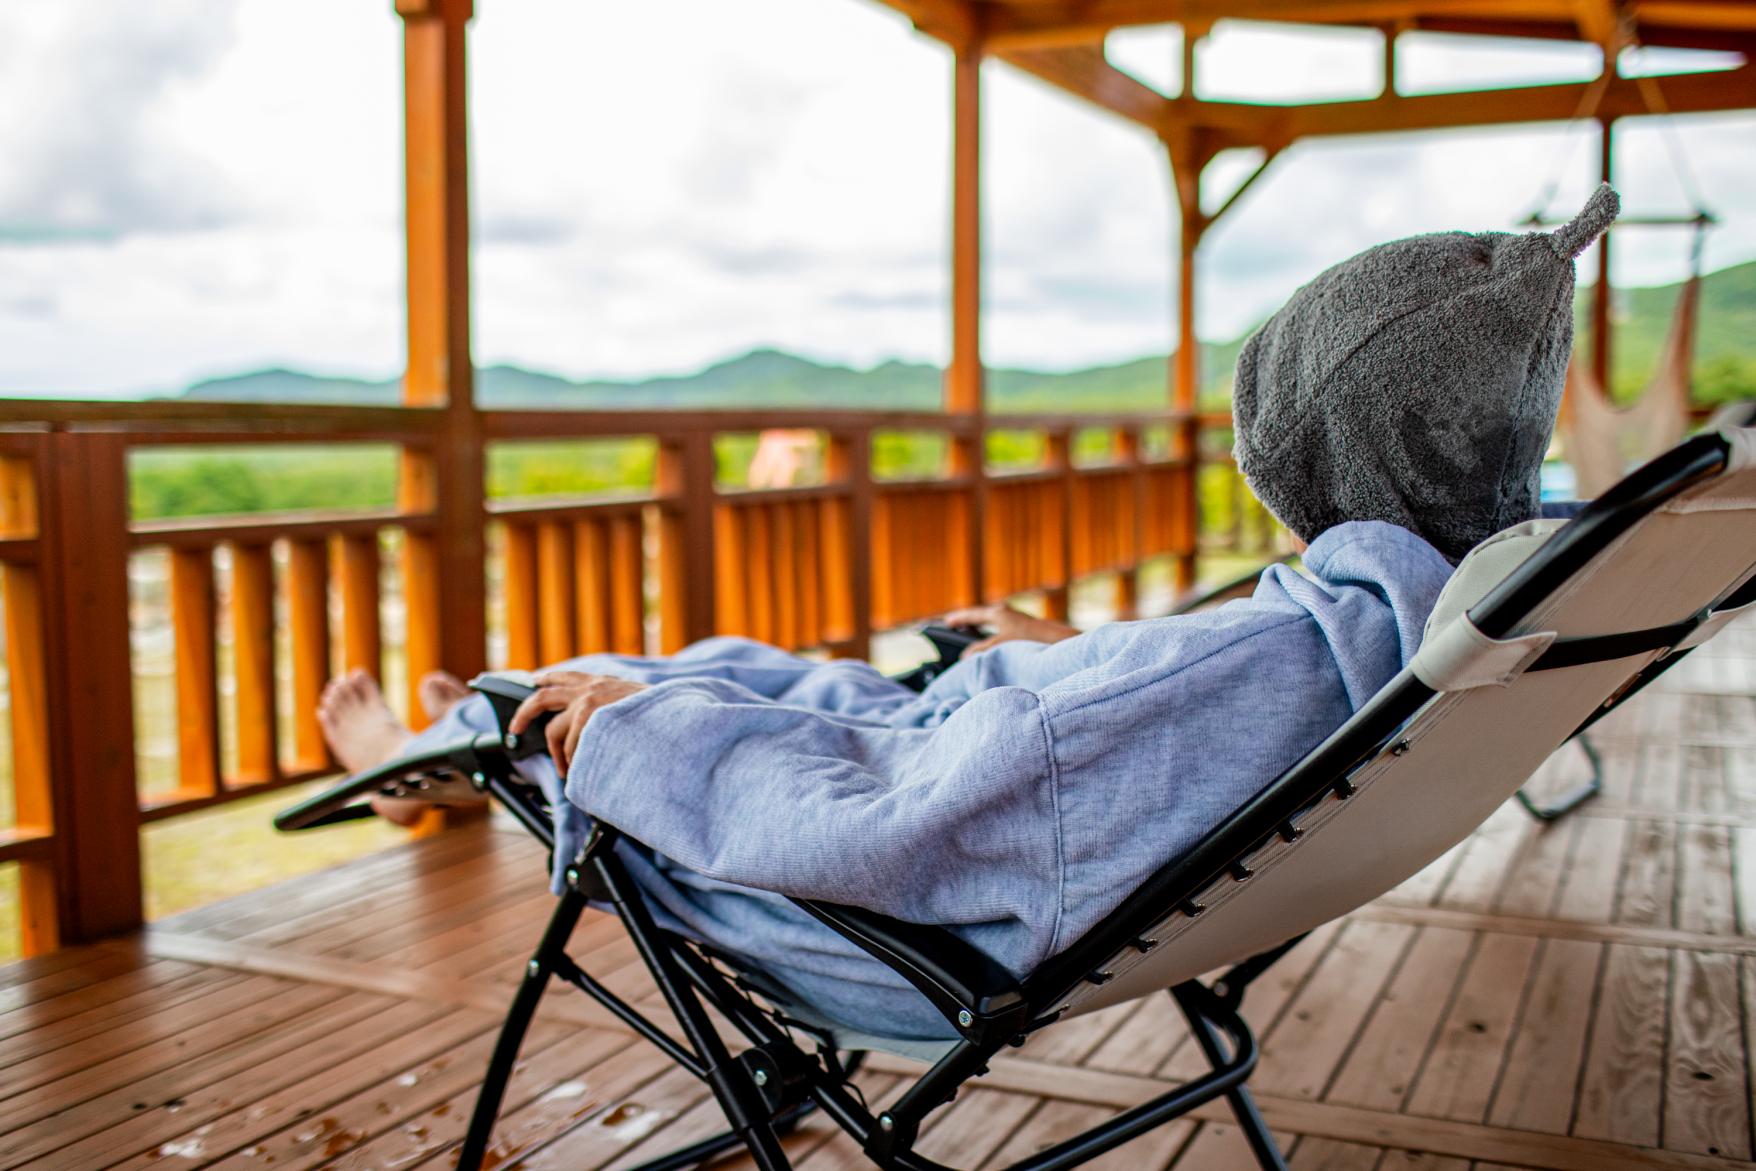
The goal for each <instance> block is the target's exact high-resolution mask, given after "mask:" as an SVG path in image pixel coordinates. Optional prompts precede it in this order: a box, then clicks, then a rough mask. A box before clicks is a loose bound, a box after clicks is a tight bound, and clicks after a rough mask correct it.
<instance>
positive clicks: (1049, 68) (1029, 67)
mask: <svg viewBox="0 0 1756 1171" xmlns="http://www.w3.org/2000/svg"><path fill="white" fill-rule="evenodd" d="M999 56H1000V57H1001V58H1002V59H1003V60H1005V61H1006V62H1007V63H1008V64H1010V65H1013V66H1016V67H1017V68H1019V69H1022V70H1024V71H1025V72H1026V73H1029V74H1031V75H1032V76H1034V77H1037V78H1040V79H1042V80H1043V81H1046V82H1048V83H1049V84H1050V85H1053V86H1055V87H1057V88H1059V89H1063V90H1066V91H1067V92H1068V93H1071V94H1073V95H1074V96H1075V97H1080V98H1084V99H1085V100H1086V101H1088V102H1092V103H1093V104H1095V105H1098V106H1101V107H1103V108H1104V109H1106V110H1108V111H1110V112H1111V113H1112V114H1117V115H1120V116H1121V117H1123V118H1126V119H1128V120H1129V121H1130V122H1133V123H1135V124H1137V125H1140V126H1144V127H1146V128H1147V129H1148V130H1151V131H1152V132H1153V133H1154V134H1158V133H1160V132H1161V131H1162V130H1163V128H1164V126H1165V124H1166V121H1167V118H1168V116H1169V113H1170V107H1171V104H1172V103H1171V100H1170V99H1169V98H1167V97H1165V96H1164V95H1163V94H1161V93H1159V92H1158V91H1157V90H1156V89H1153V88H1152V87H1151V86H1149V85H1146V84H1145V83H1143V82H1140V81H1136V80H1135V79H1134V78H1132V77H1130V76H1128V75H1127V74H1126V73H1123V72H1122V71H1121V70H1120V69H1117V68H1116V67H1115V66H1114V65H1111V64H1110V63H1109V61H1108V60H1107V59H1106V58H1105V57H1104V51H1103V49H1102V47H1100V46H1090V45H1085V46H1078V47H1073V48H1060V49H1021V50H1016V51H1013V52H1008V53H1001V54H999Z"/></svg>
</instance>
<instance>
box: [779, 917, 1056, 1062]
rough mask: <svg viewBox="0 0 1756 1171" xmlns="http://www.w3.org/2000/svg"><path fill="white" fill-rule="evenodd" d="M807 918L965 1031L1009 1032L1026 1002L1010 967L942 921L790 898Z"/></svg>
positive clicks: (977, 1035) (1017, 1026) (1019, 1023)
mask: <svg viewBox="0 0 1756 1171" xmlns="http://www.w3.org/2000/svg"><path fill="white" fill-rule="evenodd" d="M794 901H795V902H796V903H797V904H798V905H799V906H800V907H802V908H804V910H805V911H806V912H808V913H809V914H810V915H811V916H812V917H813V918H815V919H817V920H818V921H819V922H820V923H823V924H824V925H826V926H827V927H829V928H830V929H831V930H832V931H834V932H836V933H837V934H838V935H840V936H842V937H843V938H844V939H847V940H850V941H851V942H853V943H854V944H856V945H857V946H859V947H860V948H861V949H862V950H864V951H865V952H867V953H868V954H870V955H871V956H873V957H874V958H876V959H877V960H878V961H880V962H881V963H883V964H884V965H885V966H886V967H888V968H890V969H891V970H892V971H894V972H896V973H897V974H898V975H900V976H901V977H902V978H903V979H905V980H907V981H908V982H909V983H910V984H912V985H913V986H914V987H915V989H916V990H918V991H919V992H920V993H921V995H923V996H925V997H926V998H927V999H928V1000H929V1001H931V1002H932V1004H933V1007H934V1008H937V1009H938V1010H939V1011H940V1012H941V1013H943V1014H944V1015H945V1019H946V1020H948V1021H950V1022H951V1023H952V1024H953V1025H955V1026H956V1027H957V1031H958V1032H959V1033H962V1034H963V1035H964V1036H966V1037H971V1038H982V1037H988V1036H992V1035H996V1034H998V1035H1004V1036H1007V1037H1010V1036H1011V1035H1012V1034H1014V1033H1016V1032H1018V1031H1019V1029H1020V1028H1022V1027H1023V1025H1024V1024H1025V1018H1026V1017H1027V1015H1028V1010H1029V1005H1028V1004H1027V1002H1026V1001H1025V998H1024V992H1023V989H1022V988H1020V986H1019V983H1018V981H1017V980H1016V979H1014V978H1013V975H1012V973H1011V972H1008V971H1007V970H1006V969H1005V968H1004V967H1002V966H1000V964H999V963H997V962H996V961H995V960H994V959H993V958H991V957H990V956H988V955H987V954H986V953H984V952H983V951H981V950H980V949H979V948H977V947H975V946H973V945H972V944H969V943H967V942H965V941H964V940H963V939H961V938H959V937H958V936H956V935H953V934H952V933H951V932H950V931H947V930H946V929H945V928H943V927H931V926H924V925H922V924H919V923H904V922H903V921H902V920H900V919H892V918H891V917H890V916H888V915H881V914H879V913H878V912H876V911H868V910H865V909H863V908H860V907H847V906H841V905H839V904H836V903H823V902H818V901H816V900H814V899H795V900H794Z"/></svg>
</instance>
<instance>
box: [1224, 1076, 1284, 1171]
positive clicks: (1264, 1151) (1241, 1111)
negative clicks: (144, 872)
mask: <svg viewBox="0 0 1756 1171" xmlns="http://www.w3.org/2000/svg"><path fill="white" fill-rule="evenodd" d="M1226 1101H1228V1102H1230V1103H1231V1104H1232V1113H1233V1114H1235V1115H1237V1118H1238V1129H1239V1130H1241V1131H1243V1132H1244V1141H1246V1142H1248V1143H1249V1144H1250V1150H1251V1151H1252V1152H1253V1153H1254V1154H1255V1155H1256V1161H1257V1162H1258V1163H1260V1164H1262V1171H1287V1164H1286V1159H1284V1158H1283V1157H1282V1156H1281V1153H1280V1148H1279V1147H1278V1146H1276V1145H1275V1142H1274V1136H1273V1135H1271V1134H1269V1133H1268V1126H1267V1124H1265V1123H1264V1122H1263V1121H1262V1115H1261V1114H1259V1113H1258V1112H1257V1110H1256V1099H1254V1098H1252V1097H1251V1096H1250V1091H1249V1090H1248V1089H1246V1088H1245V1087H1244V1086H1239V1087H1238V1088H1237V1089H1235V1090H1233V1091H1232V1092H1231V1093H1229V1094H1227V1095H1226Z"/></svg>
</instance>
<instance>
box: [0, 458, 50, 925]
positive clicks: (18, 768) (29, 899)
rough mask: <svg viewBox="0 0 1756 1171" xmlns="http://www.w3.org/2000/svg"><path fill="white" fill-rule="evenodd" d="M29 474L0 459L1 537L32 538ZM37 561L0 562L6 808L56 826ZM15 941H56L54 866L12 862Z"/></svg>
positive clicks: (32, 826)
mask: <svg viewBox="0 0 1756 1171" xmlns="http://www.w3.org/2000/svg"><path fill="white" fill-rule="evenodd" d="M36 488H37V486H36V477H35V474H34V469H33V468H32V466H31V461H30V460H29V459H27V458H6V459H0V536H6V537H18V538H27V539H28V538H34V537H37V536H38V535H39V532H40V530H39V527H38V524H37V490H36ZM41 572H42V570H41V567H40V564H39V565H19V564H7V565H0V596H3V598H4V608H5V626H6V674H7V687H8V690H9V692H10V696H9V698H10V700H11V709H12V711H11V716H12V786H13V792H12V801H13V805H12V811H13V819H14V821H15V822H16V823H17V825H18V827H19V828H20V829H22V830H33V831H36V832H39V833H46V832H50V831H52V830H54V829H56V828H57V827H56V825H55V817H54V812H53V803H52V800H53V793H52V789H51V783H50V774H49V768H50V764H49V696H48V676H47V673H46V669H47V664H46V663H45V662H44V660H43V632H44V621H45V617H46V615H45V614H44V610H43V582H42V577H41ZM18 877H19V897H20V902H21V906H20V908H19V929H20V943H21V945H22V947H23V949H24V954H25V955H27V956H31V955H40V954H42V953H43V952H47V951H54V950H55V948H56V947H58V946H59V945H60V924H59V919H60V916H59V913H58V911H57V908H56V900H57V891H56V885H55V866H54V864H53V863H52V862H47V861H37V860H34V859H33V860H27V861H24V862H20V863H19V864H18Z"/></svg>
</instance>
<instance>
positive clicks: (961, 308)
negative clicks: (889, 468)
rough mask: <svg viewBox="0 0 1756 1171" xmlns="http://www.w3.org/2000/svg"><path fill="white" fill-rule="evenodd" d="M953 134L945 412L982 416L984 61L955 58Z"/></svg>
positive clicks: (970, 55) (968, 55)
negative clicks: (947, 367) (948, 363)
mask: <svg viewBox="0 0 1756 1171" xmlns="http://www.w3.org/2000/svg"><path fill="white" fill-rule="evenodd" d="M952 68H953V80H952V128H951V365H950V369H949V370H948V371H947V372H946V379H945V409H946V410H948V411H952V412H956V413H960V414H980V413H981V411H982V407H983V403H982V398H983V395H982V381H983V371H982V158H981V154H982V142H981V139H982V58H981V54H980V52H979V51H976V50H965V51H960V52H959V53H958V54H957V55H956V57H955V58H954V63H953V66H952Z"/></svg>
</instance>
